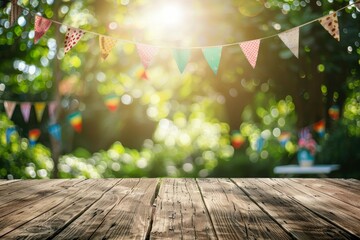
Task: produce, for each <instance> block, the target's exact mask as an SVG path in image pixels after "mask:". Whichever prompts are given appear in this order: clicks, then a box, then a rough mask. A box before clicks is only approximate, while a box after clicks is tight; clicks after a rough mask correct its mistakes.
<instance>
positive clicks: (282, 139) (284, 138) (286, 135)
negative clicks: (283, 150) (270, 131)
mask: <svg viewBox="0 0 360 240" xmlns="http://www.w3.org/2000/svg"><path fill="white" fill-rule="evenodd" d="M290 138H291V133H290V132H282V133H281V134H280V136H279V137H278V141H279V143H280V145H281V146H282V147H285V146H286V144H287V143H288V142H289V141H290Z"/></svg>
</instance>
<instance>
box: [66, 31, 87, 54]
mask: <svg viewBox="0 0 360 240" xmlns="http://www.w3.org/2000/svg"><path fill="white" fill-rule="evenodd" d="M84 34H85V32H84V31H83V30H81V29H77V28H72V27H69V28H68V29H67V32H66V35H65V41H64V45H65V47H64V51H65V54H66V53H67V52H69V51H70V49H72V48H73V47H74V46H75V45H76V44H77V43H78V42H79V41H80V39H81V37H82V36H83V35H84Z"/></svg>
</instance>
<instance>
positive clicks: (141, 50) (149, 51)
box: [136, 44, 159, 69]
mask: <svg viewBox="0 0 360 240" xmlns="http://www.w3.org/2000/svg"><path fill="white" fill-rule="evenodd" d="M136 48H137V51H138V54H139V57H140V60H141V63H142V64H143V65H144V67H145V69H147V68H148V67H149V65H150V64H151V62H152V61H153V59H154V57H155V56H156V54H157V53H158V51H159V49H158V48H157V47H154V46H151V45H146V44H136Z"/></svg>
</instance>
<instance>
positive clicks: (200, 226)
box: [150, 178, 216, 239]
mask: <svg viewBox="0 0 360 240" xmlns="http://www.w3.org/2000/svg"><path fill="white" fill-rule="evenodd" d="M150 236H151V239H216V235H215V233H214V231H213V229H212V225H211V220H210V217H209V216H208V214H207V211H206V208H205V205H204V203H203V201H202V197H201V194H200V191H199V188H198V186H197V184H196V182H195V180H194V179H183V178H181V179H163V180H162V182H161V186H160V189H159V194H158V196H157V199H156V210H155V214H154V223H153V226H152V230H151V235H150Z"/></svg>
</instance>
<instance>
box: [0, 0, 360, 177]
mask: <svg viewBox="0 0 360 240" xmlns="http://www.w3.org/2000/svg"><path fill="white" fill-rule="evenodd" d="M353 3H354V1H343V0H326V1H310V0H252V1H246V0H224V1H217V0H207V1H200V0H192V1H190V0H189V1H187V0H185V1H180V0H176V1H175V0H174V1H165V0H103V1H95V0H87V1H78V0H74V1H69V0H56V1H54V0H33V1H32V0H30V1H29V0H18V1H17V4H18V5H19V6H21V7H23V8H24V9H22V11H21V15H20V17H19V18H18V19H17V21H16V22H15V24H14V25H13V26H10V22H9V13H10V6H11V3H10V1H5V0H1V1H0V4H1V6H0V61H1V62H0V101H1V103H0V110H1V112H0V141H1V146H0V178H8V179H13V178H73V177H74V178H82V177H85V178H102V177H104V178H110V177H163V176H170V177H274V176H275V175H274V173H273V168H274V167H275V166H277V165H284V164H297V152H298V150H299V146H298V142H299V132H300V131H301V130H302V129H304V128H308V129H309V130H310V132H311V134H312V137H313V139H314V140H315V141H316V144H317V146H316V154H315V164H340V170H338V171H336V172H334V173H333V174H332V175H331V176H333V177H345V178H349V177H352V178H360V147H359V146H360V21H359V18H360V9H357V8H356V7H355V5H354V4H353ZM349 4H352V5H351V6H349V7H346V8H344V9H343V10H341V11H339V12H337V14H338V19H339V30H340V36H341V38H340V41H339V42H338V41H337V40H336V39H334V38H333V37H332V36H331V35H330V34H329V33H328V32H327V31H326V30H325V29H324V28H323V26H322V25H321V24H320V23H319V22H318V21H315V22H312V23H310V24H306V25H305V26H302V27H301V28H300V37H299V44H300V45H299V58H297V57H295V56H294V54H293V53H292V52H291V51H290V50H289V48H288V47H287V46H286V45H284V43H283V42H282V41H281V39H280V38H279V37H277V36H276V34H278V33H280V32H283V31H285V30H288V29H291V28H294V27H297V26H301V25H302V24H304V23H308V22H310V21H312V20H314V19H318V18H320V17H323V16H326V15H327V14H329V13H330V12H331V11H336V10H338V9H340V8H342V7H344V6H347V5H349ZM26 9H28V10H29V11H30V12H29V11H28V10H26ZM34 13H38V14H40V15H42V16H44V17H45V18H48V19H52V20H54V21H57V22H59V23H63V24H64V25H61V24H54V23H53V24H52V25H51V27H50V29H49V31H47V32H46V34H45V35H44V36H43V37H42V38H41V39H40V41H39V42H38V43H37V44H34V35H35V33H34ZM65 25H66V26H71V27H75V28H79V29H84V30H87V31H91V32H95V33H98V34H104V35H106V36H111V37H113V38H116V39H119V41H118V42H117V44H116V46H115V47H114V49H113V50H112V51H111V52H110V54H109V56H108V57H107V58H106V60H102V59H101V57H100V55H101V53H100V48H99V39H98V36H97V35H94V34H90V33H86V34H85V35H84V36H83V37H82V38H81V40H80V41H79V42H78V43H77V44H76V46H74V47H73V48H72V49H71V50H70V51H69V52H68V53H67V54H64V38H65V33H66V31H67V27H66V26H65ZM269 36H273V37H269ZM267 37H269V38H267ZM259 38H261V39H262V38H264V39H262V40H261V44H260V49H259V52H258V58H257V63H256V67H255V68H254V69H253V68H252V66H251V65H250V64H249V62H248V60H247V59H246V57H245V56H244V54H243V52H242V51H241V49H240V47H239V46H238V45H234V46H224V47H223V48H222V55H221V61H220V65H219V69H218V72H217V74H214V72H213V71H212V70H211V68H210V67H209V65H208V63H207V61H206V59H205V58H204V56H203V54H202V52H201V48H192V49H191V57H190V59H189V62H188V63H187V65H186V68H185V70H184V72H183V73H180V72H179V69H178V66H177V64H176V62H175V60H174V58H173V53H172V48H173V47H174V48H177V47H183V48H187V47H193V46H219V45H221V46H223V45H226V44H228V43H234V42H235V43H236V42H242V41H248V40H252V39H259ZM122 40H125V41H122ZM135 43H144V44H149V45H154V46H160V47H159V53H158V54H157V55H156V57H155V58H154V61H153V62H152V63H151V65H150V66H149V67H148V68H147V69H145V68H144V66H143V65H142V64H141V61H140V58H139V55H138V54H137V50H136V44H135ZM117 101H119V103H118V106H117V105H116V103H117ZM9 102H10V103H15V109H14V112H13V114H12V116H11V117H10V118H9V113H8V112H7V109H6V107H9V106H8V105H6V104H8V103H9ZM25 103H27V104H28V103H30V104H31V105H30V106H31V111H30V115H29V119H28V121H26V119H24V112H23V111H22V110H21V109H22V107H21V106H22V105H23V104H25ZM35 103H45V104H42V105H41V104H39V105H38V106H37V107H38V108H37V110H36V111H35ZM111 104H113V105H112V107H113V109H112V110H111V109H109V106H110V105H111ZM28 106H29V105H28ZM41 106H43V107H45V108H44V109H43V110H44V113H43V115H42V116H39V115H38V116H37V114H38V112H39V109H41ZM54 106H55V107H54ZM54 109H55V111H54V112H53V110H54ZM49 110H50V113H51V114H50V116H49V114H48V112H49ZM74 113H75V114H78V115H77V116H78V117H79V116H81V118H82V125H81V129H80V128H78V129H77V131H76V129H74V128H73V126H72V125H71V121H69V115H70V116H71V115H74ZM49 126H50V128H49ZM54 126H56V127H58V128H57V130H61V136H60V134H58V133H57V135H56V134H55V135H51V134H49V131H50V129H51V128H52V127H54ZM78 127H79V126H78ZM34 129H38V130H40V131H38V130H36V131H33V130H34ZM40 132H41V134H40V135H39V138H38V139H36V138H37V135H38V133H40ZM31 134H33V135H31Z"/></svg>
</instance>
